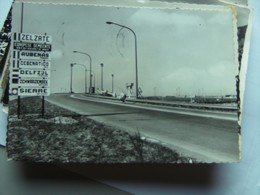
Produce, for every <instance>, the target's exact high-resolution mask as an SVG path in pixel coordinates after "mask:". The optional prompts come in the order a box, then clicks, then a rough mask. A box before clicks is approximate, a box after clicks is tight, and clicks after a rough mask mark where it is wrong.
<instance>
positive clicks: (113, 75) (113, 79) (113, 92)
mask: <svg viewBox="0 0 260 195" xmlns="http://www.w3.org/2000/svg"><path fill="white" fill-rule="evenodd" d="M111 76H112V93H114V74H112V75H111Z"/></svg>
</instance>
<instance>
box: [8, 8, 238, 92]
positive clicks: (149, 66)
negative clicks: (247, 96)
mask: <svg viewBox="0 0 260 195" xmlns="http://www.w3.org/2000/svg"><path fill="white" fill-rule="evenodd" d="M13 14H14V15H13V32H19V31H20V23H21V21H20V14H21V4H20V3H17V4H15V6H14V11H13ZM106 21H113V22H115V23H119V24H122V25H125V26H128V27H130V28H131V29H133V30H134V31H135V33H136V35H137V58H138V79H139V87H140V88H141V89H142V91H143V95H144V96H150V95H158V96H166V95H181V96H183V95H187V96H193V95H226V94H236V92H235V68H236V67H235V62H236V59H235V55H234V48H233V47H234V38H233V28H232V25H233V23H232V14H231V12H230V11H228V10H227V9H225V10H223V11H201V10H184V9H149V8H116V7H98V6H76V5H75V6H66V5H37V4H25V5H24V21H23V24H24V25H23V32H24V33H32V34H44V33H47V34H49V35H51V36H52V49H53V51H52V60H51V63H52V67H51V69H52V70H53V71H52V75H51V92H69V91H70V64H71V63H80V64H84V65H85V66H86V67H87V69H88V70H89V58H88V56H86V55H82V54H78V53H73V51H74V50H77V51H81V52H85V53H88V54H89V55H90V56H91V57H92V69H93V72H94V73H93V74H95V81H93V84H94V83H95V86H96V87H97V88H100V87H101V66H100V64H101V63H103V64H104V68H103V71H104V79H103V80H104V89H105V90H108V91H111V90H112V89H111V88H112V76H111V75H112V74H114V89H115V92H116V93H118V94H119V93H122V92H126V87H125V86H126V84H129V83H134V84H135V78H136V74H135V50H134V49H135V42H134V36H133V34H132V32H131V31H129V30H127V29H121V28H120V27H118V26H115V25H108V24H106ZM84 73H85V72H84V68H83V67H82V66H74V68H73V91H74V92H84V91H85V74H84ZM87 77H88V78H87V85H88V86H89V72H88V74H87ZM134 88H135V85H134ZM134 91H135V90H134Z"/></svg>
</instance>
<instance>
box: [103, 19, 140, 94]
mask: <svg viewBox="0 0 260 195" xmlns="http://www.w3.org/2000/svg"><path fill="white" fill-rule="evenodd" d="M106 23H107V24H108V25H111V24H113V25H116V26H120V27H122V28H126V29H128V30H130V31H131V32H132V33H133V34H134V38H135V89H136V92H135V93H136V98H138V95H139V94H138V66H137V38H136V34H135V32H134V31H133V30H132V29H131V28H129V27H127V26H124V25H121V24H117V23H114V22H111V21H107V22H106Z"/></svg>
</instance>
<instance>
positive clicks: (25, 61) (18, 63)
mask: <svg viewBox="0 0 260 195" xmlns="http://www.w3.org/2000/svg"><path fill="white" fill-rule="evenodd" d="M51 43H52V37H51V36H50V35H46V34H44V35H38V34H27V33H14V34H13V52H12V69H11V76H10V77H11V78H10V80H11V87H10V94H12V95H18V98H19V96H43V98H42V99H43V101H42V115H44V96H49V95H50V74H51V62H50V60H51V55H50V54H51V50H52V45H51ZM18 104H19V103H18ZM18 109H19V105H18ZM18 113H20V111H18ZM18 115H19V114H18Z"/></svg>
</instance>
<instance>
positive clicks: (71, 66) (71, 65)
mask: <svg viewBox="0 0 260 195" xmlns="http://www.w3.org/2000/svg"><path fill="white" fill-rule="evenodd" d="M72 68H73V64H70V93H73V91H72Z"/></svg>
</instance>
